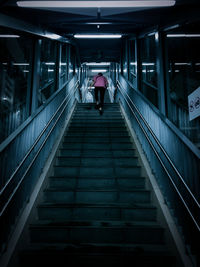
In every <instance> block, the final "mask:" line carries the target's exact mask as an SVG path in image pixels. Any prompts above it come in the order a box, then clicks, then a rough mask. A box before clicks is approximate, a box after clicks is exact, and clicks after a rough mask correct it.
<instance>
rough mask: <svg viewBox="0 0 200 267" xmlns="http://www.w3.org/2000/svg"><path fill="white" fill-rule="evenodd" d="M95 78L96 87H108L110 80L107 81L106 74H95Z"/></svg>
mask: <svg viewBox="0 0 200 267" xmlns="http://www.w3.org/2000/svg"><path fill="white" fill-rule="evenodd" d="M93 80H94V86H95V87H105V88H106V87H107V85H108V81H107V79H106V77H104V76H98V75H97V76H94V78H93Z"/></svg>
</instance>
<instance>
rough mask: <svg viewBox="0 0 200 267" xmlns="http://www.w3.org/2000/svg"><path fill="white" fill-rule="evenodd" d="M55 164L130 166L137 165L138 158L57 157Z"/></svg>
mask: <svg viewBox="0 0 200 267" xmlns="http://www.w3.org/2000/svg"><path fill="white" fill-rule="evenodd" d="M56 162H57V165H59V166H77V167H103V168H104V167H109V166H123V167H132V166H137V165H138V158H137V157H132V158H122V159H121V158H114V159H113V158H111V157H110V158H108V157H107V158H103V157H100V158H97V157H96V158H89V157H85V158H82V157H76V158H70V157H57V161H56Z"/></svg>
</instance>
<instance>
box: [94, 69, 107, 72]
mask: <svg viewBox="0 0 200 267" xmlns="http://www.w3.org/2000/svg"><path fill="white" fill-rule="evenodd" d="M106 71H107V70H106V69H99V70H92V72H106Z"/></svg>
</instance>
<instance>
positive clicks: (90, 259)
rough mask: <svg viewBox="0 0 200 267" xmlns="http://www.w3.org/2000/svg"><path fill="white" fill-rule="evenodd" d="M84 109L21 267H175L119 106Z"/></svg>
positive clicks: (58, 162) (70, 132) (41, 207)
mask: <svg viewBox="0 0 200 267" xmlns="http://www.w3.org/2000/svg"><path fill="white" fill-rule="evenodd" d="M90 106H91V104H78V105H77V107H76V110H75V112H74V115H73V118H72V121H71V124H70V126H69V128H68V129H67V131H66V133H65V136H64V138H63V143H62V146H61V148H60V149H59V153H58V156H57V159H56V164H55V166H54V173H53V175H52V176H51V177H49V185H48V188H46V189H45V191H44V192H43V194H44V200H43V202H42V203H40V205H39V206H38V207H37V209H38V219H37V220H36V221H34V222H33V223H32V224H31V225H30V227H29V228H30V240H31V243H30V247H28V248H27V249H25V250H23V251H22V252H21V253H20V264H19V266H20V267H27V266H29V267H32V266H34V267H35V266H38V267H40V266H55V267H64V266H69V267H74V266H76V267H79V266H88V267H100V266H101V267H102V266H109V267H110V266H121V267H126V266H136V267H137V266H140V267H144V266H145V267H147V266H148V267H151V266H152V267H158V266H159V267H160V266H162V267H165V266H166V267H169V266H170V267H173V266H177V265H176V259H175V257H174V256H173V255H172V253H171V252H169V251H168V249H167V248H166V246H165V231H164V229H163V228H162V227H161V226H160V225H159V222H157V208H156V207H155V206H153V205H152V203H151V192H150V191H149V190H146V187H145V183H146V181H145V179H146V178H144V177H142V176H141V166H139V163H138V157H137V156H136V149H135V146H134V143H133V140H132V139H131V137H130V136H129V132H128V130H127V128H126V125H125V122H124V119H123V117H122V115H121V112H120V108H119V105H118V104H105V108H104V114H103V115H102V116H100V115H99V112H98V111H97V110H95V109H94V107H92V109H90V108H89V107H90Z"/></svg>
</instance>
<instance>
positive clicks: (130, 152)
mask: <svg viewBox="0 0 200 267" xmlns="http://www.w3.org/2000/svg"><path fill="white" fill-rule="evenodd" d="M59 154H60V156H61V157H80V156H81V157H82V158H84V157H93V158H99V157H102V158H106V157H112V158H119V157H120V158H130V157H134V156H135V154H136V150H135V149H124V150H95V149H90V150H84V151H83V150H81V149H76V150H72V149H60V151H59Z"/></svg>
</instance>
